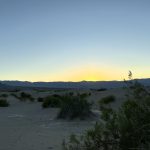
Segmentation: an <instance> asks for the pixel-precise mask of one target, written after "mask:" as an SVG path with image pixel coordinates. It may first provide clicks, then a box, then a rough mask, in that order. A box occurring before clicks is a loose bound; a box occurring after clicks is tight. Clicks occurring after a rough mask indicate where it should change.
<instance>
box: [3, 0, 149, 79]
mask: <svg viewBox="0 0 150 150" xmlns="http://www.w3.org/2000/svg"><path fill="white" fill-rule="evenodd" d="M128 70H132V72H133V74H134V77H135V78H148V77H150V1H149V0H0V80H24V81H25V80H28V81H81V80H92V81H95V80H123V79H124V78H127V74H128Z"/></svg>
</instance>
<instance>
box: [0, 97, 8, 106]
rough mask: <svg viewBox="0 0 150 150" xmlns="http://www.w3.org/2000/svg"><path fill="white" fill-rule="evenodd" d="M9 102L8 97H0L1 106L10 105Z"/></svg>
mask: <svg viewBox="0 0 150 150" xmlns="http://www.w3.org/2000/svg"><path fill="white" fill-rule="evenodd" d="M8 106H9V103H8V101H7V100H6V99H0V107H8Z"/></svg>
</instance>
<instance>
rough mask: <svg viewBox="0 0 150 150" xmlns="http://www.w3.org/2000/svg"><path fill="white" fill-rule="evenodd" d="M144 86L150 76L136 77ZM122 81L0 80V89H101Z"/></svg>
mask: <svg viewBox="0 0 150 150" xmlns="http://www.w3.org/2000/svg"><path fill="white" fill-rule="evenodd" d="M137 80H138V81H139V82H140V83H142V84H143V85H145V86H150V78H148V79H137ZM124 85H125V83H124V82H123V81H81V82H28V81H0V89H3V88H6V89H7V88H13V87H28V88H56V89H57V88H63V89H64V88H67V89H68V88H71V89H101V88H107V89H110V88H120V87H123V86H124Z"/></svg>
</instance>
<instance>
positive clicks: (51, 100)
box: [42, 96, 61, 108]
mask: <svg viewBox="0 0 150 150" xmlns="http://www.w3.org/2000/svg"><path fill="white" fill-rule="evenodd" d="M60 105H61V100H60V98H58V97H54V96H47V97H46V98H44V101H43V103H42V107H43V108H48V107H60Z"/></svg>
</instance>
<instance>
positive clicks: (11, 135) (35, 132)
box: [0, 89, 124, 150]
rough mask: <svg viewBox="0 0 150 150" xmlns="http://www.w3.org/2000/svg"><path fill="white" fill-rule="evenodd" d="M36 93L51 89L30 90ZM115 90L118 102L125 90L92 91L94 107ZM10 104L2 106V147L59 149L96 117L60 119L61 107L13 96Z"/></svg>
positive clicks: (0, 115)
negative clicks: (57, 117)
mask: <svg viewBox="0 0 150 150" xmlns="http://www.w3.org/2000/svg"><path fill="white" fill-rule="evenodd" d="M30 93H32V95H33V96H34V97H39V96H41V97H42V96H43V97H44V96H45V95H48V94H50V93H51V92H44V93H43V92H42V93H40V94H39V93H38V94H37V92H36V91H34V92H33V91H30ZM110 94H114V95H116V97H117V101H116V103H115V104H114V106H115V107H116V106H119V105H120V104H121V102H122V100H123V95H124V91H123V90H122V89H114V90H109V91H105V92H92V96H91V97H90V98H89V100H90V101H94V102H95V105H94V106H93V109H94V110H95V111H97V110H98V106H97V101H98V100H99V99H100V98H102V97H104V96H107V95H110ZM8 101H9V102H10V106H9V107H8V108H0V150H48V149H49V150H50V149H52V150H60V149H61V143H62V141H63V139H64V138H67V137H68V136H69V135H70V134H71V133H76V134H80V133H83V132H84V131H85V130H87V129H89V128H91V127H92V126H93V125H94V124H95V121H96V120H95V119H90V120H87V121H77V120H76V121H64V120H57V119H56V115H57V112H58V111H59V110H58V109H52V108H50V109H42V107H41V103H39V102H20V101H19V100H18V99H15V98H14V97H12V96H9V97H8Z"/></svg>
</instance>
